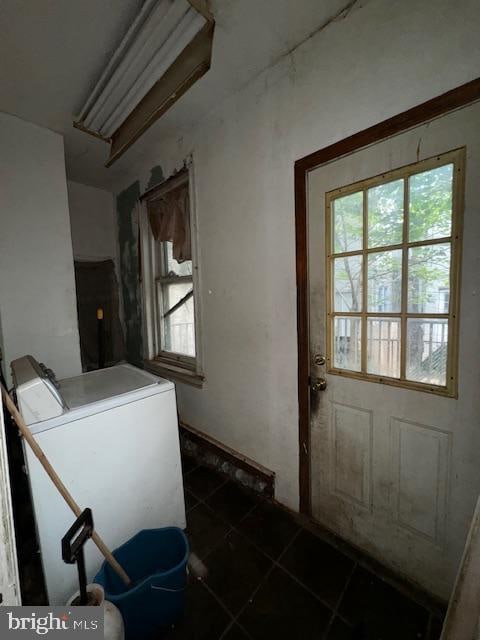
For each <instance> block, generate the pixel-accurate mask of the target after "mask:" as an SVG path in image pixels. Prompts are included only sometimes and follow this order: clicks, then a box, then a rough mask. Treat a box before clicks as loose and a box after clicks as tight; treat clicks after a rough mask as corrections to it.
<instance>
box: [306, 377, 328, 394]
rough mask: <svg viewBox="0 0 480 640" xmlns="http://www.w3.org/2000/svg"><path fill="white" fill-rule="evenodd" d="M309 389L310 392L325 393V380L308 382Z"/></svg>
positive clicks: (316, 379)
mask: <svg viewBox="0 0 480 640" xmlns="http://www.w3.org/2000/svg"><path fill="white" fill-rule="evenodd" d="M310 388H311V390H312V391H325V389H326V388H327V381H326V380H325V378H312V379H311V380H310Z"/></svg>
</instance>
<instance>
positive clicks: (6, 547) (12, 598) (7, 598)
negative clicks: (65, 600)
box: [0, 406, 21, 606]
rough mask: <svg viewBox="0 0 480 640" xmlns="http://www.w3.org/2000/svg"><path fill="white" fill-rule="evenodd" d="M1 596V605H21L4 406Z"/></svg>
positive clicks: (0, 414)
mask: <svg viewBox="0 0 480 640" xmlns="http://www.w3.org/2000/svg"><path fill="white" fill-rule="evenodd" d="M0 594H1V601H0V605H4V606H16V605H19V604H21V601H20V583H19V579H18V567H17V555H16V548H15V534H14V528H13V515H12V503H11V498H10V479H9V475H8V460H7V448H6V442H5V426H4V421H3V407H2V406H0Z"/></svg>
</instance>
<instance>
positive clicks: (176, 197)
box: [141, 168, 203, 386]
mask: <svg viewBox="0 0 480 640" xmlns="http://www.w3.org/2000/svg"><path fill="white" fill-rule="evenodd" d="M191 193H192V184H191V171H190V170H189V169H188V168H187V169H185V170H183V171H181V172H180V173H178V174H175V176H173V177H172V178H170V179H169V180H166V181H165V182H164V183H163V184H161V185H159V186H158V187H156V188H154V189H152V190H150V191H149V192H148V193H147V194H145V196H144V198H143V201H144V203H145V206H144V207H143V209H142V216H143V217H142V218H141V226H142V272H143V297H144V317H145V324H146V328H147V350H148V357H147V358H146V365H147V366H148V367H150V368H152V369H155V371H157V372H158V373H160V374H161V375H164V376H165V377H173V378H176V377H177V378H178V377H180V378H181V379H182V380H185V381H188V382H191V383H192V384H197V385H198V386H201V384H202V382H203V375H202V370H201V363H200V358H199V349H198V340H199V326H198V317H199V300H198V265H197V264H196V256H197V251H196V223H195V216H194V207H193V203H192V197H191Z"/></svg>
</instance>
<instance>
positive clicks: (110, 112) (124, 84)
mask: <svg viewBox="0 0 480 640" xmlns="http://www.w3.org/2000/svg"><path fill="white" fill-rule="evenodd" d="M214 27H215V22H214V20H213V18H212V16H211V14H210V12H209V10H208V8H207V5H206V3H205V0H146V1H145V3H144V4H143V6H142V9H141V11H140V13H139V14H138V16H137V17H136V19H135V21H134V22H133V24H132V25H131V27H130V29H129V30H128V32H127V34H126V35H125V37H124V38H123V40H122V42H121V44H120V46H119V47H118V49H117V50H116V51H115V53H114V55H113V57H112V59H111V60H110V62H109V64H108V65H107V67H106V69H105V71H104V72H103V73H102V75H101V77H100V79H99V80H98V82H97V84H96V85H95V88H94V89H93V91H92V93H91V95H90V96H89V98H88V100H87V102H86V103H85V106H84V107H83V109H82V111H81V113H80V115H79V116H78V118H77V120H76V121H75V122H74V126H75V127H76V128H77V129H81V130H82V131H85V132H87V133H90V134H91V135H94V136H96V137H98V138H101V139H102V140H105V141H106V142H110V143H111V147H110V157H109V158H108V160H107V162H106V165H105V166H107V167H109V166H110V165H111V164H113V162H115V160H117V159H118V158H119V157H120V156H121V155H122V154H123V153H124V152H125V151H126V150H127V149H128V148H129V147H130V146H131V145H132V144H133V143H134V142H135V140H137V139H138V138H139V137H140V136H141V135H142V133H144V132H145V131H146V130H147V129H148V127H150V126H151V125H152V124H153V122H155V120H157V119H158V118H159V117H160V116H161V115H162V114H164V113H165V111H167V109H169V108H170V107H171V106H172V105H173V104H174V103H175V102H176V101H177V100H178V99H179V98H180V97H181V96H182V95H183V94H184V93H185V91H187V89H189V88H190V87H191V86H192V84H194V82H196V81H197V80H198V79H199V78H200V77H201V76H203V75H204V74H205V73H206V72H207V71H208V69H209V68H210V61H211V55H212V42H213V31H214Z"/></svg>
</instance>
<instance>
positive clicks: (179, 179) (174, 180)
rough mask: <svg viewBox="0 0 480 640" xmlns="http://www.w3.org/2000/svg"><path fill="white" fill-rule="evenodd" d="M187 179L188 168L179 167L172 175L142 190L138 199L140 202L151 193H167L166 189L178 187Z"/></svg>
mask: <svg viewBox="0 0 480 640" xmlns="http://www.w3.org/2000/svg"><path fill="white" fill-rule="evenodd" d="M187 181H188V168H187V167H184V168H183V169H180V171H178V172H177V173H175V174H174V175H173V176H170V177H169V178H167V179H166V180H164V181H163V182H159V183H158V184H155V185H153V187H150V188H149V189H147V190H146V191H144V192H143V193H142V195H141V196H140V198H139V200H140V202H142V201H143V200H145V199H147V198H148V197H150V196H152V195H156V194H157V193H158V194H160V193H167V192H168V191H171V190H172V189H175V187H178V186H179V185H181V184H182V183H183V182H187Z"/></svg>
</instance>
